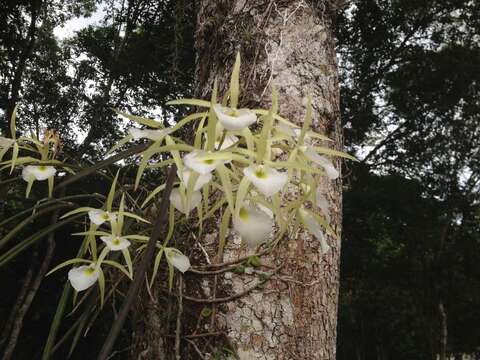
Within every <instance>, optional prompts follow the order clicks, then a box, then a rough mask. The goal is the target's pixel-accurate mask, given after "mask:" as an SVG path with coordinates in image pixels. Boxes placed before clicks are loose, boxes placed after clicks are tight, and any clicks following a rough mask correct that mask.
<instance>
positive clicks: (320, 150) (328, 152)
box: [311, 146, 360, 161]
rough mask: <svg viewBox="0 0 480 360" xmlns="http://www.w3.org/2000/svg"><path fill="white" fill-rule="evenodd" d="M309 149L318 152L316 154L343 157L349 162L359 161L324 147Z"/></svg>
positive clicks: (341, 152)
mask: <svg viewBox="0 0 480 360" xmlns="http://www.w3.org/2000/svg"><path fill="white" fill-rule="evenodd" d="M311 149H312V150H314V151H316V152H318V153H321V154H325V155H330V156H339V157H343V158H346V159H350V160H353V161H360V160H358V159H357V158H356V157H355V156H352V155H350V154H347V153H345V152H343V151H338V150H333V149H330V148H326V147H323V146H312V147H311Z"/></svg>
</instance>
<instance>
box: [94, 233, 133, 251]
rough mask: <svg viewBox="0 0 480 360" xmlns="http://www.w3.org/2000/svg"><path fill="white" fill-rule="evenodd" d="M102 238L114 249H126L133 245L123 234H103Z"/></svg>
mask: <svg viewBox="0 0 480 360" xmlns="http://www.w3.org/2000/svg"><path fill="white" fill-rule="evenodd" d="M100 240H102V241H103V242H104V243H105V244H106V246H107V247H108V248H109V249H110V250H112V251H118V250H124V249H126V248H128V247H129V246H130V245H131V243H130V241H128V240H127V239H125V238H124V237H122V236H113V235H108V236H101V237H100Z"/></svg>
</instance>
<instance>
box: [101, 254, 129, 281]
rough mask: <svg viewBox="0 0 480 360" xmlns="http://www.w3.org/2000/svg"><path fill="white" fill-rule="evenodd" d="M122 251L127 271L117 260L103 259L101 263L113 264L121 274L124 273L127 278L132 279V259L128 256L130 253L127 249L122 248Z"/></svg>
mask: <svg viewBox="0 0 480 360" xmlns="http://www.w3.org/2000/svg"><path fill="white" fill-rule="evenodd" d="M122 253H123V256H124V258H125V261H126V263H127V266H128V270H129V271H127V270H125V267H124V266H122V265H120V264H119V263H118V262H116V261H113V260H103V261H102V264H106V265H109V266H113V267H114V268H116V269H118V270H120V271H121V272H122V273H123V274H125V275H126V276H127V277H128V278H129V279H132V277H133V272H132V259H131V258H130V253H129V252H128V249H124V250H122ZM127 259H128V260H127Z"/></svg>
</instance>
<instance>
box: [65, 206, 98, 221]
mask: <svg viewBox="0 0 480 360" xmlns="http://www.w3.org/2000/svg"><path fill="white" fill-rule="evenodd" d="M91 210H97V209H95V208H92V207H89V206H84V207H79V208H77V209H75V210H72V211H69V212H67V213H66V214H63V215H62V216H61V217H60V219H65V218H66V217H69V216H72V215H75V214H79V213H82V212H89V211H91Z"/></svg>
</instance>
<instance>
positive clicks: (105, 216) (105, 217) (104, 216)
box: [102, 213, 110, 220]
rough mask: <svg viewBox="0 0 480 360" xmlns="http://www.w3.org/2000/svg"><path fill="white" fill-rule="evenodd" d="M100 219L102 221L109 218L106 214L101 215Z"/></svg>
mask: <svg viewBox="0 0 480 360" xmlns="http://www.w3.org/2000/svg"><path fill="white" fill-rule="evenodd" d="M102 218H103V220H108V219H110V216H108V213H103V215H102Z"/></svg>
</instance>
